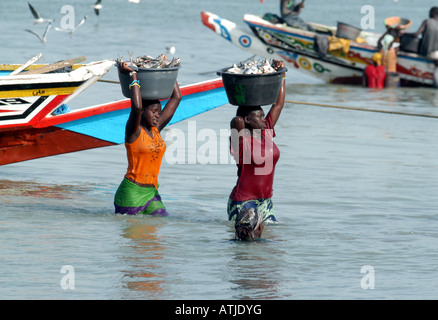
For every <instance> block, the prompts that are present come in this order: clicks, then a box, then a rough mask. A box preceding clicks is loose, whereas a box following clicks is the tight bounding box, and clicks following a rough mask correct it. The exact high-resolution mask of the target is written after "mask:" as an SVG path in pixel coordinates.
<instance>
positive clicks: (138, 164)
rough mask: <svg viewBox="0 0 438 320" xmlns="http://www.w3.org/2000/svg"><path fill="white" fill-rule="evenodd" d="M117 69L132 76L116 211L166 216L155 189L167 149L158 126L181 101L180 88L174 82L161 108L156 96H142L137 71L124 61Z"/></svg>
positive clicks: (171, 114) (115, 200)
mask: <svg viewBox="0 0 438 320" xmlns="http://www.w3.org/2000/svg"><path fill="white" fill-rule="evenodd" d="M119 71H120V72H122V73H129V74H130V78H131V81H132V83H131V85H130V86H129V87H130V90H131V113H130V114H129V118H128V121H127V123H126V129H125V147H126V154H127V157H128V170H127V172H126V174H125V177H124V179H123V180H122V182H121V184H120V185H119V188H118V189H117V192H116V194H115V197H114V206H115V212H116V213H121V214H133V215H135V214H150V215H158V216H168V212H167V211H166V208H165V206H164V205H163V203H162V201H161V196H160V194H159V193H158V173H159V171H160V166H161V160H162V158H163V155H164V152H165V150H166V143H165V142H164V141H163V139H162V138H161V135H160V132H161V130H162V129H163V128H164V127H165V126H166V125H167V124H168V123H169V121H170V120H171V119H172V117H173V115H174V113H175V110H176V108H177V107H178V105H179V103H180V101H181V91H180V89H179V86H178V83H177V82H175V86H174V88H173V92H172V96H171V97H170V99H169V101H168V102H167V103H166V106H165V107H164V108H163V110H161V104H160V101H158V100H142V98H141V94H140V85H141V84H140V83H139V81H138V79H137V73H136V72H135V71H134V70H132V69H131V68H130V67H129V66H128V64H127V63H125V62H121V63H120V64H119Z"/></svg>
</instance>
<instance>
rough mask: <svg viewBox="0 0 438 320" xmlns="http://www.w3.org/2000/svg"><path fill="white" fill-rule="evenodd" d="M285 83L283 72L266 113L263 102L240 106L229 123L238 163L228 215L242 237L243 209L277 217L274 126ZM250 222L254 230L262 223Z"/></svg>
mask: <svg viewBox="0 0 438 320" xmlns="http://www.w3.org/2000/svg"><path fill="white" fill-rule="evenodd" d="M277 63H278V65H277V66H275V69H276V70H280V69H282V68H284V62H283V61H277ZM285 86H286V81H285V76H284V74H283V80H282V83H281V87H280V91H279V93H278V97H277V100H276V102H275V104H273V105H272V107H271V109H270V110H269V112H268V114H267V116H266V117H265V113H264V111H263V109H262V108H261V107H260V106H254V107H248V106H239V107H238V109H237V112H236V116H235V117H234V118H233V119H232V120H231V123H230V126H231V137H230V140H231V144H230V152H231V155H232V156H233V157H234V159H235V161H236V163H237V176H238V179H237V183H236V185H235V187H234V188H233V190H232V192H231V194H230V197H229V200H228V207H227V211H228V219H229V220H236V224H235V226H236V237H239V230H238V227H239V226H241V225H248V224H247V223H246V222H244V223H239V220H241V219H244V220H245V219H246V220H248V217H247V216H245V215H244V214H243V213H242V211H245V210H246V211H249V212H253V213H254V215H251V217H252V220H254V219H255V216H256V215H258V214H259V215H260V217H261V220H263V221H276V220H277V219H276V217H275V211H274V207H273V204H272V200H271V198H272V194H273V189H272V186H273V182H274V171H275V165H276V163H277V161H278V159H279V157H280V151H279V149H278V148H277V146H276V145H275V143H274V141H273V138H274V137H275V131H274V126H275V124H276V123H277V120H278V118H279V117H280V113H281V111H282V109H283V106H284V99H285V90H286V89H285ZM249 220H251V219H249ZM250 225H252V226H253V228H255V229H252V230H256V229H257V228H258V227H259V226H260V223H258V224H257V223H251V224H250ZM261 228H262V229H263V225H262V227H261ZM260 234H261V231H260ZM250 238H251V237H250Z"/></svg>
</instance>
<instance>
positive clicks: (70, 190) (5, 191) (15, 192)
mask: <svg viewBox="0 0 438 320" xmlns="http://www.w3.org/2000/svg"><path fill="white" fill-rule="evenodd" d="M88 191H89V189H88V188H87V187H84V186H77V185H57V184H40V183H36V182H32V181H11V180H5V179H1V180H0V195H2V196H18V197H21V196H24V197H34V198H51V199H72V198H74V197H76V196H77V195H78V194H81V193H82V194H84V193H86V192H88Z"/></svg>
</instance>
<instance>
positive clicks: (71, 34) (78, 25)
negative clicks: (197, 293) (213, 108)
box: [55, 16, 88, 38]
mask: <svg viewBox="0 0 438 320" xmlns="http://www.w3.org/2000/svg"><path fill="white" fill-rule="evenodd" d="M87 18H88V16H84V17H83V18H82V20H81V21H80V22H79V23H78V24H77V25H76V26H75V27H74V28H71V29H64V28H57V27H55V30H56V31H61V32H67V33H68V34H70V38H71V37H72V36H73V32H75V31H76V29H77V28H79V27H80V26H81V25H83V24H84V22H85V20H87Z"/></svg>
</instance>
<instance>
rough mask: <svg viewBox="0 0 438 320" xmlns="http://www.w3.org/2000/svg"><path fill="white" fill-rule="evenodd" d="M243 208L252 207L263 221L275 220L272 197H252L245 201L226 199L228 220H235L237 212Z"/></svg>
mask: <svg viewBox="0 0 438 320" xmlns="http://www.w3.org/2000/svg"><path fill="white" fill-rule="evenodd" d="M245 208H254V210H255V209H257V210H258V212H259V213H260V214H261V215H262V217H263V221H264V222H276V221H277V218H276V217H275V210H274V205H273V203H272V199H270V198H268V199H254V200H246V201H236V200H232V199H228V206H227V212H228V220H230V221H231V220H236V217H237V214H238V213H239V212H240V211H241V210H243V209H245Z"/></svg>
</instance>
